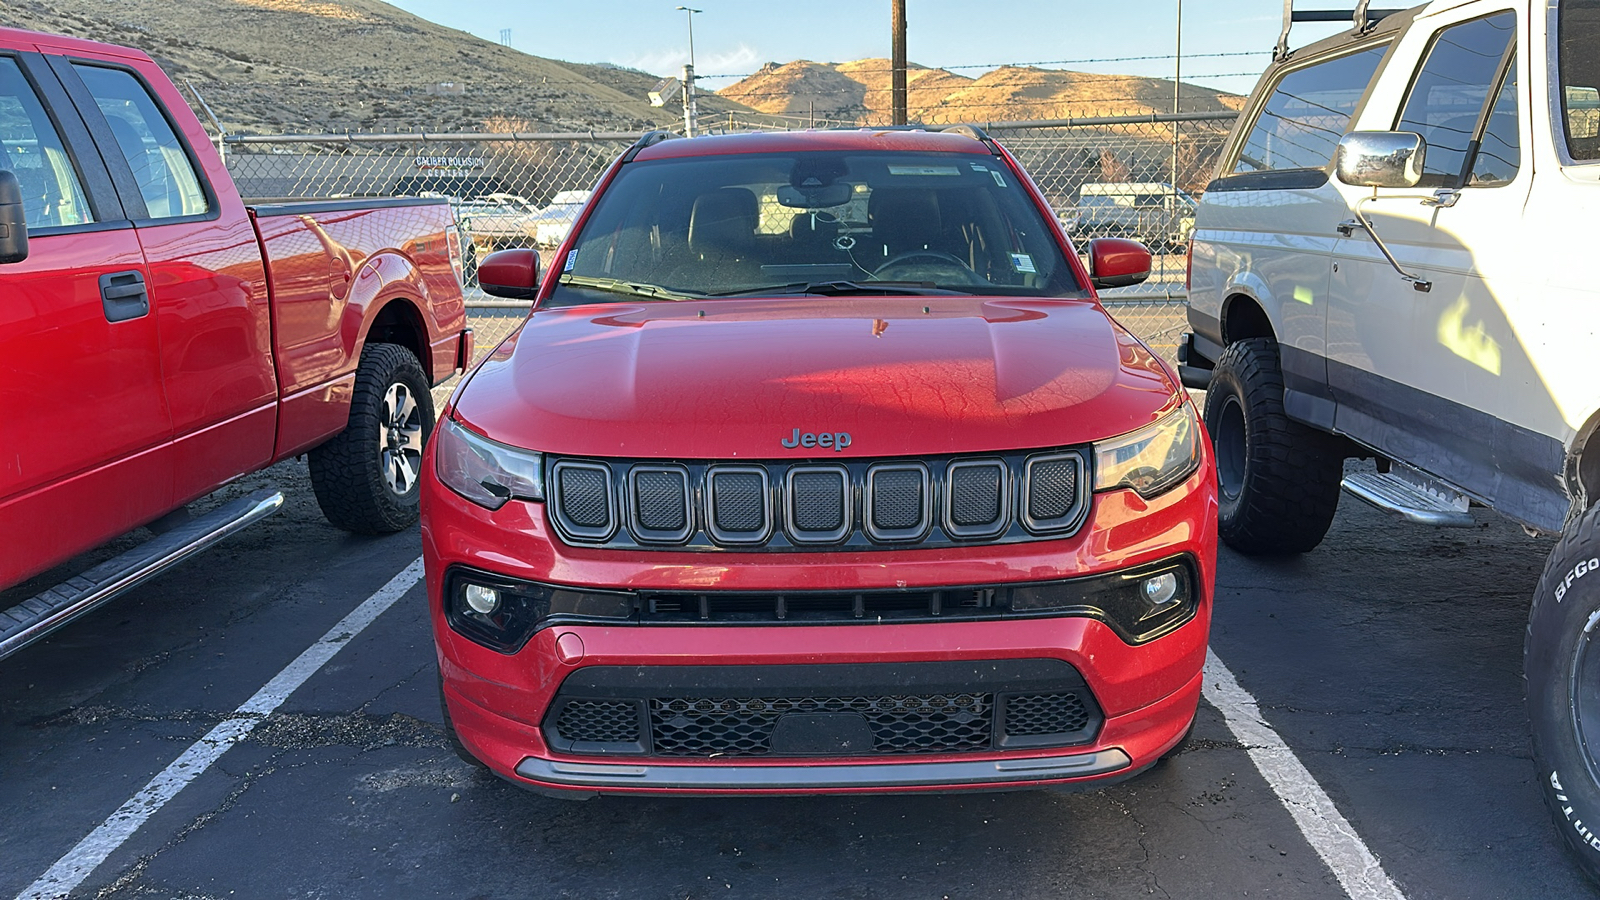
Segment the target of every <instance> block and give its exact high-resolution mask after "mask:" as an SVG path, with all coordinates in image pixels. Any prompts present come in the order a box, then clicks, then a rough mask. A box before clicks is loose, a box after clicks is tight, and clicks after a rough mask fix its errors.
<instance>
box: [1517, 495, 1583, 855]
mask: <svg viewBox="0 0 1600 900" xmlns="http://www.w3.org/2000/svg"><path fill="white" fill-rule="evenodd" d="M1597 623H1600V507H1594V508H1591V509H1590V510H1589V511H1588V512H1586V513H1584V514H1583V517H1582V518H1580V519H1579V520H1578V521H1577V523H1576V524H1575V525H1574V526H1572V527H1570V528H1568V529H1567V533H1566V535H1565V536H1563V537H1562V539H1561V541H1560V543H1558V544H1556V546H1555V549H1554V550H1552V551H1550V558H1549V559H1548V560H1547V561H1546V563H1545V567H1544V574H1543V575H1541V576H1540V577H1539V586H1538V587H1537V588H1536V589H1535V591H1534V595H1533V608H1532V610H1531V611H1530V612H1529V613H1528V635H1527V640H1526V641H1525V643H1524V644H1523V677H1524V679H1525V680H1526V682H1527V688H1528V720H1529V725H1530V726H1531V730H1532V733H1533V759H1534V764H1535V765H1536V766H1538V779H1539V789H1540V791H1541V793H1543V794H1544V799H1545V803H1546V804H1547V805H1548V806H1549V807H1550V812H1551V814H1552V815H1553V816H1554V818H1555V822H1556V829H1557V830H1558V831H1560V832H1561V836H1562V837H1563V838H1564V839H1565V840H1566V842H1567V843H1568V844H1569V845H1570V846H1571V847H1572V849H1573V851H1574V859H1576V861H1577V862H1578V865H1579V866H1581V867H1582V868H1583V871H1584V873H1585V874H1587V875H1588V876H1589V877H1590V878H1591V879H1593V880H1595V881H1596V882H1600V625H1597Z"/></svg>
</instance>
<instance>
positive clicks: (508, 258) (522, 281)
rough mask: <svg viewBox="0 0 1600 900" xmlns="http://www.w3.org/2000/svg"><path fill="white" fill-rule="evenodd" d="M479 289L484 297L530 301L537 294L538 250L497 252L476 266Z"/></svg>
mask: <svg viewBox="0 0 1600 900" xmlns="http://www.w3.org/2000/svg"><path fill="white" fill-rule="evenodd" d="M478 286H479V287H481V288H483V292H484V293H486V294H492V295H494V296H496V297H506V298H509V299H511V300H532V299H533V298H534V297H536V296H538V294H539V251H537V250H528V249H526V248H521V249H517V250H497V251H495V252H494V253H491V254H489V255H488V256H485V257H484V258H483V261H482V262H480V263H478Z"/></svg>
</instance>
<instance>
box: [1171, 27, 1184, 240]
mask: <svg viewBox="0 0 1600 900" xmlns="http://www.w3.org/2000/svg"><path fill="white" fill-rule="evenodd" d="M1176 34H1177V49H1176V51H1175V52H1174V55H1173V63H1172V114H1173V115H1174V116H1176V115H1177V114H1178V98H1179V96H1180V95H1181V94H1182V92H1183V0H1178V24H1177V28H1176ZM1178 125H1179V123H1178V122H1177V121H1176V120H1174V121H1173V123H1172V181H1171V182H1170V183H1171V185H1172V209H1173V211H1174V212H1176V211H1177V209H1178Z"/></svg>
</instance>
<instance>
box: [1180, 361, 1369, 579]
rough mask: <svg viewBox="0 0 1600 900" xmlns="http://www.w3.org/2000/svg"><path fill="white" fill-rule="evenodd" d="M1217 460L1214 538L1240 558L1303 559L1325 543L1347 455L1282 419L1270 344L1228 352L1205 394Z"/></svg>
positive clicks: (1312, 431) (1318, 435) (1278, 382)
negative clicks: (1294, 556)
mask: <svg viewBox="0 0 1600 900" xmlns="http://www.w3.org/2000/svg"><path fill="white" fill-rule="evenodd" d="M1205 418H1206V430H1207V431H1209V432H1210V433H1211V442H1212V446H1213V448H1214V449H1215V451H1216V452H1215V456H1216V460H1217V488H1218V491H1217V494H1218V496H1217V502H1218V512H1217V525H1218V529H1217V530H1218V534H1219V535H1220V536H1221V538H1222V539H1223V540H1224V541H1225V542H1227V544H1228V546H1230V547H1232V548H1233V549H1235V550H1238V551H1239V552H1241V553H1249V554H1287V553H1304V552H1306V551H1307V550H1310V549H1312V548H1313V547H1315V546H1317V545H1318V544H1320V543H1322V538H1323V536H1324V535H1326V534H1327V533H1328V526H1329V525H1330V524H1332V522H1333V513H1334V510H1335V509H1336V508H1337V507H1338V505H1339V479H1340V477H1341V475H1342V474H1343V464H1344V455H1343V454H1342V453H1341V452H1339V450H1338V447H1339V444H1338V442H1337V441H1336V439H1335V438H1333V437H1332V436H1331V435H1327V434H1324V433H1323V432H1320V431H1317V430H1315V429H1313V428H1311V427H1309V426H1306V425H1302V424H1301V423H1299V422H1296V421H1294V420H1292V419H1290V418H1289V417H1288V416H1287V415H1285V414H1284V411H1283V374H1282V372H1281V371H1280V370H1279V368H1278V346H1277V344H1276V343H1275V342H1274V341H1273V340H1272V339H1270V338H1251V339H1250V340H1244V341H1238V342H1237V343H1233V344H1229V345H1228V347H1227V349H1226V350H1224V351H1222V355H1221V356H1220V357H1218V358H1217V365H1216V368H1215V369H1214V370H1213V371H1212V373H1211V385H1210V387H1208V388H1207V390H1206V411H1205Z"/></svg>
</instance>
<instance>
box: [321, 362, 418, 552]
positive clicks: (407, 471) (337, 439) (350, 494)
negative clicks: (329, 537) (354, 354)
mask: <svg viewBox="0 0 1600 900" xmlns="http://www.w3.org/2000/svg"><path fill="white" fill-rule="evenodd" d="M432 433H433V394H432V393H431V391H430V389H429V385H428V377H427V375H426V374H424V373H423V371H422V363H420V362H418V361H417V357H416V355H415V354H413V353H412V352H411V351H410V350H408V349H406V348H405V347H401V346H399V345H397V344H368V345H367V347H366V349H364V350H362V351H361V363H360V365H359V367H358V368H357V369H356V386H355V394H354V396H353V397H351V400H350V422H349V424H348V425H346V426H345V429H344V431H341V432H339V433H338V434H337V435H334V436H333V437H332V438H330V439H329V440H328V441H327V442H326V443H324V444H322V445H321V446H319V447H317V448H316V449H315V450H312V451H311V453H310V454H309V456H310V469H311V488H312V490H313V491H314V492H315V493H316V495H317V505H319V506H321V507H322V514H323V515H324V516H326V517H327V518H328V521H329V522H331V523H333V525H334V526H335V527H338V528H343V529H344V530H345V531H352V532H355V533H356V534H392V533H393V532H396V531H400V530H402V529H404V528H407V527H410V525H411V523H413V522H415V521H416V520H417V511H418V499H419V497H420V495H421V491H420V488H419V487H418V481H419V480H420V477H421V475H422V448H423V447H424V446H425V445H426V444H427V441H428V436H429V435H431V434H432Z"/></svg>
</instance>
